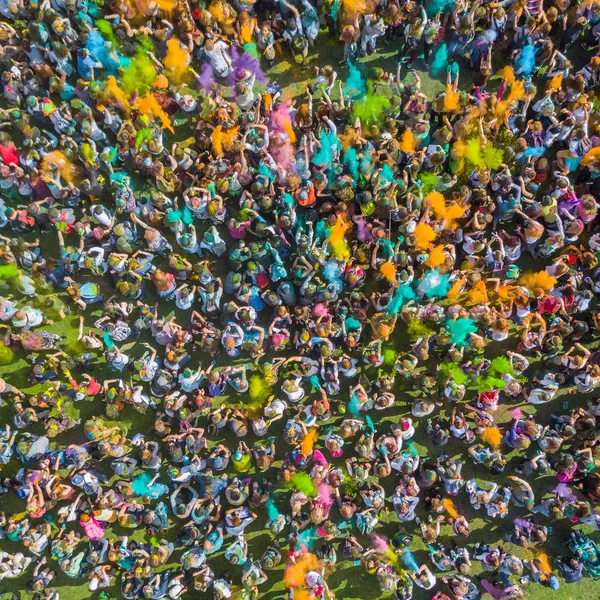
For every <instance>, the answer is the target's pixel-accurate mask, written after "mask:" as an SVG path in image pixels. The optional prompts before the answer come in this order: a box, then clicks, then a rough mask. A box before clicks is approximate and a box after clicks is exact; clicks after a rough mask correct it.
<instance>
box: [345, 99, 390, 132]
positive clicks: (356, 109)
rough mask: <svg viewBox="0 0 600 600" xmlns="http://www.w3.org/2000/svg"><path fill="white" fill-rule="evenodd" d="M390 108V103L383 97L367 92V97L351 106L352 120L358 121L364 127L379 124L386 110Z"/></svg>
mask: <svg viewBox="0 0 600 600" xmlns="http://www.w3.org/2000/svg"><path fill="white" fill-rule="evenodd" d="M391 107H392V103H391V102H390V101H389V99H388V98H386V97H385V96H382V95H379V94H376V93H374V92H369V93H367V95H366V96H365V97H364V98H362V99H361V100H359V101H358V102H355V103H354V104H353V105H352V114H353V116H354V118H355V119H356V118H358V119H360V121H361V123H362V124H364V125H374V124H377V123H380V122H381V120H382V118H383V114H384V112H385V111H386V110H389V109H390V108H391Z"/></svg>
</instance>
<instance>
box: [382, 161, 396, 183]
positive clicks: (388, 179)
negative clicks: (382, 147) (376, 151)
mask: <svg viewBox="0 0 600 600" xmlns="http://www.w3.org/2000/svg"><path fill="white" fill-rule="evenodd" d="M379 179H380V180H381V183H393V182H394V181H396V179H395V177H394V171H392V167H390V165H389V164H388V163H385V164H384V165H383V168H382V169H381V171H379Z"/></svg>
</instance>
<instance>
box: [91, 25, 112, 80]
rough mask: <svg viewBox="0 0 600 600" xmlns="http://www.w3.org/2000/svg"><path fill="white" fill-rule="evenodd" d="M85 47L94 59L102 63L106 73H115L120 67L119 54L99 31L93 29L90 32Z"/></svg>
mask: <svg viewBox="0 0 600 600" xmlns="http://www.w3.org/2000/svg"><path fill="white" fill-rule="evenodd" d="M85 47H86V48H87V50H88V51H89V53H90V56H91V57H92V58H93V59H94V60H96V61H98V62H100V63H102V67H101V68H102V69H104V71H106V73H108V74H110V75H114V74H115V73H116V72H117V69H118V68H119V55H118V53H117V51H116V50H115V49H114V48H112V46H111V45H110V44H109V43H107V41H106V40H105V39H104V38H103V37H102V35H101V34H100V33H99V32H98V31H94V30H93V29H92V30H91V31H89V32H88V36H87V40H86V43H85Z"/></svg>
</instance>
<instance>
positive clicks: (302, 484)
mask: <svg viewBox="0 0 600 600" xmlns="http://www.w3.org/2000/svg"><path fill="white" fill-rule="evenodd" d="M286 486H287V487H288V488H295V489H297V490H299V491H300V492H302V493H303V494H304V495H306V496H311V497H313V498H314V497H315V496H316V495H317V488H316V487H315V484H314V483H313V480H312V479H311V478H310V475H309V474H308V473H296V474H295V475H294V476H293V477H292V479H291V480H290V481H289V482H287V483H286Z"/></svg>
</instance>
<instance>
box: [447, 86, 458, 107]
mask: <svg viewBox="0 0 600 600" xmlns="http://www.w3.org/2000/svg"><path fill="white" fill-rule="evenodd" d="M459 102H460V94H459V93H458V92H457V91H455V90H454V86H452V85H448V86H447V87H446V93H445V94H444V111H445V112H452V111H455V110H456V109H457V108H458V105H459Z"/></svg>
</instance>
